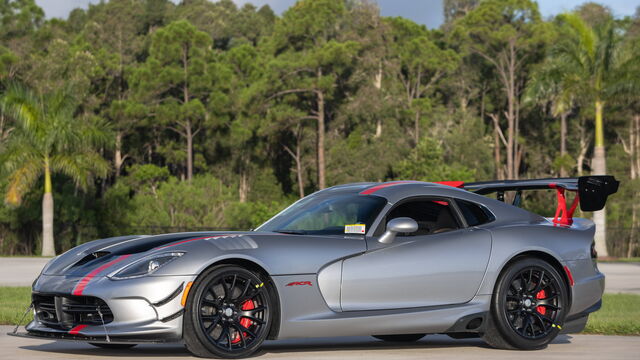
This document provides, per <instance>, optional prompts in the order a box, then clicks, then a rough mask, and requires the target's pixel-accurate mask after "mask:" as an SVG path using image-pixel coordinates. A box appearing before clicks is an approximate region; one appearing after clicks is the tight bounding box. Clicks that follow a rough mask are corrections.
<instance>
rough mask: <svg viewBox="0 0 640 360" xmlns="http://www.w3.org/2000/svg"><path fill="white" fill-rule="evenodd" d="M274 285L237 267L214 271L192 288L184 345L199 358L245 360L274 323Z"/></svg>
mask: <svg viewBox="0 0 640 360" xmlns="http://www.w3.org/2000/svg"><path fill="white" fill-rule="evenodd" d="M270 286H271V285H270V284H269V283H268V282H267V281H266V279H263V278H262V277H261V276H260V274H257V273H254V272H251V271H249V270H247V269H244V268H241V267H238V266H220V267H215V268H212V269H210V270H208V271H207V272H205V273H204V274H203V275H201V276H200V277H199V278H198V279H197V280H196V282H195V283H194V285H193V290H192V291H191V293H190V294H189V296H188V299H187V304H186V306H185V309H186V313H185V318H184V335H183V337H184V341H185V344H186V346H187V349H189V351H191V352H192V353H193V354H194V355H196V356H200V357H219V358H227V359H235V358H242V357H247V356H249V355H251V354H252V353H253V352H255V351H256V350H258V348H259V347H260V345H261V344H262V343H263V342H264V340H265V338H266V337H267V335H268V332H269V327H270V325H271V319H272V314H273V310H272V303H273V302H272V300H271V296H270V294H269V292H270V290H271V289H270V288H269V287H270Z"/></svg>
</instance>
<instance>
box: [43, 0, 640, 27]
mask: <svg viewBox="0 0 640 360" xmlns="http://www.w3.org/2000/svg"><path fill="white" fill-rule="evenodd" d="M99 1H100V0H36V3H38V5H39V6H40V7H42V8H43V9H44V12H45V14H46V15H47V18H52V17H62V18H66V17H67V15H68V14H69V12H70V11H71V10H73V9H75V8H77V7H84V8H86V7H87V6H88V4H89V3H98V2H99ZM234 1H235V2H236V3H238V4H240V5H241V4H244V3H246V2H251V3H253V4H254V5H256V6H262V5H264V4H269V5H270V6H271V8H273V10H274V11H275V12H276V13H278V14H281V13H282V12H283V11H284V10H286V9H287V8H288V7H289V6H291V5H292V4H294V3H295V2H296V0H234ZM174 2H178V0H174ZM377 2H378V5H379V6H380V12H381V13H382V15H383V16H402V17H406V18H409V19H411V20H413V21H415V22H417V23H419V24H425V25H427V26H428V27H430V28H434V27H438V26H440V24H442V22H443V20H444V15H443V13H442V0H377ZM585 2H586V1H585V0H538V5H539V6H540V12H541V13H542V15H543V16H544V17H550V16H553V15H556V14H559V13H561V12H564V11H568V10H571V9H573V8H575V7H576V6H578V5H580V4H582V3H585ZM597 2H599V3H601V4H604V5H606V6H608V7H610V8H611V10H612V11H613V14H614V15H615V16H618V17H623V16H627V15H633V14H634V13H635V10H636V7H638V6H640V0H600V1H597Z"/></svg>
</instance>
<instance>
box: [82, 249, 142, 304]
mask: <svg viewBox="0 0 640 360" xmlns="http://www.w3.org/2000/svg"><path fill="white" fill-rule="evenodd" d="M129 256H131V255H120V256H118V257H117V258H115V259H114V260H111V261H109V262H108V263H106V264H104V265H102V266H100V267H99V268H97V269H94V270H93V271H91V272H90V273H88V274H87V275H85V277H83V278H82V279H81V280H80V281H78V283H77V284H76V286H75V287H74V288H73V291H72V292H71V294H72V295H82V292H83V291H84V288H85V287H86V286H87V284H89V282H90V281H91V279H93V278H94V277H95V276H96V275H98V274H99V273H101V272H103V271H104V270H106V269H107V268H109V267H111V266H112V265H114V264H116V263H119V262H120V261H122V260H124V259H126V258H128V257H129Z"/></svg>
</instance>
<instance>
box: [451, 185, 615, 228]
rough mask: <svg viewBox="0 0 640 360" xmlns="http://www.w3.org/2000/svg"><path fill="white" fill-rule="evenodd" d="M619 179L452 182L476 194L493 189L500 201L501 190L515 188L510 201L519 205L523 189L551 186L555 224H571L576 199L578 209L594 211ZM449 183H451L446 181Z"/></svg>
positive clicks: (601, 205) (604, 202) (486, 192)
mask: <svg viewBox="0 0 640 360" xmlns="http://www.w3.org/2000/svg"><path fill="white" fill-rule="evenodd" d="M619 184H620V182H619V181H617V180H616V179H615V177H613V176H611V175H599V176H581V177H577V178H547V179H531V180H498V181H483V182H474V183H460V184H455V185H453V186H456V185H457V186H456V187H459V188H463V189H466V190H469V191H472V192H475V193H477V194H480V195H487V194H491V193H497V198H498V200H501V201H504V192H505V191H515V192H516V196H515V198H514V205H516V206H519V205H520V202H521V199H522V197H521V196H522V191H524V190H548V189H555V190H556V195H557V199H558V205H557V208H556V215H555V217H554V220H553V222H554V223H556V224H563V225H571V224H572V223H573V220H572V217H573V212H574V211H575V209H576V207H577V206H578V203H579V204H580V209H581V210H582V211H597V210H601V209H602V208H604V205H605V204H606V202H607V197H608V196H609V195H611V194H615V193H616V192H617V191H618V186H619ZM447 185H452V184H447ZM566 191H571V192H575V193H576V196H575V197H574V199H573V203H572V204H571V207H570V208H568V209H567V200H566V195H565V192H566Z"/></svg>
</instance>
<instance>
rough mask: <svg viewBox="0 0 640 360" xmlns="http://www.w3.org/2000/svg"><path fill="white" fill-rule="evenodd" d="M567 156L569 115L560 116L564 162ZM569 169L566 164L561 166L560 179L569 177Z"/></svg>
mask: <svg viewBox="0 0 640 360" xmlns="http://www.w3.org/2000/svg"><path fill="white" fill-rule="evenodd" d="M566 154H567V113H566V112H563V113H562V114H560V157H561V158H562V159H563V160H564V156H565V155H566ZM567 176H568V174H567V169H566V168H565V165H564V163H563V162H562V163H561V164H560V177H567Z"/></svg>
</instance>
